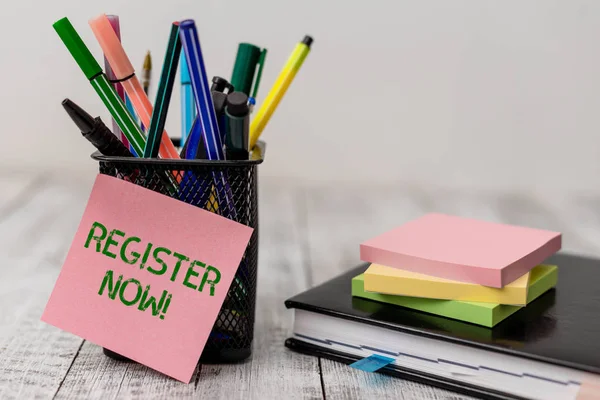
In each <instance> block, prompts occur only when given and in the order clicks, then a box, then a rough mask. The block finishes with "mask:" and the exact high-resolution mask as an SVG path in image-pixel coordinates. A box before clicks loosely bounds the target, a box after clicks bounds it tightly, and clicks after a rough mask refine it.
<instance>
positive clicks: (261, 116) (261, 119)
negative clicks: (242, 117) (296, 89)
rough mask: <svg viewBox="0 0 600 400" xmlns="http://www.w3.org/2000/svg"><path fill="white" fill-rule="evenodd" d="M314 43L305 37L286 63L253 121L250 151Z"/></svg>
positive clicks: (311, 39) (308, 37) (310, 38)
mask: <svg viewBox="0 0 600 400" xmlns="http://www.w3.org/2000/svg"><path fill="white" fill-rule="evenodd" d="M312 42H313V38H312V37H310V36H308V35H307V36H304V39H302V41H301V42H300V43H298V44H297V45H296V48H295V49H294V51H293V52H292V55H290V58H289V59H288V60H287V62H286V63H285V66H284V67H283V70H282V71H281V73H280V74H279V76H278V77H277V80H276V81H275V84H274V85H273V87H272V88H271V91H270V92H269V94H268V95H267V98H266V99H265V100H264V102H263V104H262V106H261V107H260V108H259V110H258V113H257V114H256V116H255V117H254V118H253V119H252V123H251V124H250V143H249V148H250V149H252V148H254V145H255V144H256V141H257V140H258V137H259V136H260V134H261V133H262V131H263V129H265V126H267V123H268V122H269V119H271V115H272V114H273V112H274V111H275V109H276V108H277V105H278V104H279V102H280V101H281V98H282V97H283V95H284V94H285V92H286V91H287V89H288V87H289V86H290V84H291V83H292V81H293V80H294V77H295V76H296V73H297V72H298V70H299V69H300V67H301V66H302V63H303V62H304V59H305V58H306V56H307V55H308V52H309V51H310V45H311V44H312Z"/></svg>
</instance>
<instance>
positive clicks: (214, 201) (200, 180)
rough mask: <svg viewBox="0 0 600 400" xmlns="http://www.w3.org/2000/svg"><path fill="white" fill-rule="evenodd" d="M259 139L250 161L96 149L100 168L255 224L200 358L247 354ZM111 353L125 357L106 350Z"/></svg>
mask: <svg viewBox="0 0 600 400" xmlns="http://www.w3.org/2000/svg"><path fill="white" fill-rule="evenodd" d="M263 154H264V144H262V143H259V144H258V145H257V149H256V150H255V151H254V152H253V154H252V157H251V159H250V160H241V161H233V160H227V161H208V160H173V159H148V158H125V157H108V156H104V155H102V154H100V153H98V152H96V153H94V154H92V158H93V159H94V160H96V161H98V162H99V164H100V173H101V174H105V175H110V176H114V177H116V178H118V179H123V180H126V181H128V182H131V183H134V184H136V185H140V186H143V187H145V188H147V189H150V190H153V191H155V192H159V193H162V194H164V195H166V196H169V197H173V198H175V199H178V200H181V201H184V202H186V203H189V204H192V205H194V206H197V207H200V208H203V209H206V210H208V211H211V212H215V213H217V214H219V215H222V216H224V217H226V218H229V219H232V220H234V221H237V222H239V223H241V224H244V225H246V226H249V227H251V228H253V229H254V232H253V233H252V236H251V238H250V242H249V243H248V247H247V248H246V251H245V252H244V256H243V258H242V261H241V262H240V265H239V267H238V270H237V272H236V274H235V277H234V279H233V282H232V283H231V287H230V288H229V291H228V292H227V296H226V297H225V301H224V302H223V306H222V307H221V310H220V311H219V314H218V316H217V320H216V322H215V324H214V326H213V328H212V331H211V334H210V336H209V339H208V341H207V343H206V346H205V347H204V351H203V353H202V356H201V357H200V362H204V363H228V362H237V361H241V360H244V359H246V358H248V357H249V356H250V354H251V353H252V339H253V336H254V316H255V306H256V276H257V265H258V190H257V189H258V185H257V177H258V176H257V166H258V165H259V164H260V163H262V161H263ZM104 353H105V354H106V355H108V356H110V357H112V358H116V359H121V360H126V358H124V357H122V356H120V355H119V354H116V353H114V352H112V351H110V350H108V349H104Z"/></svg>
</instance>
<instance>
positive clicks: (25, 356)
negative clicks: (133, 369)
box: [0, 179, 84, 399]
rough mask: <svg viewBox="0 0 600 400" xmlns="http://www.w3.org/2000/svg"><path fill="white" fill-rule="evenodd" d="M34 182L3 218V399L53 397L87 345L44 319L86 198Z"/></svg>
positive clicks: (0, 228) (0, 354) (0, 283)
mask: <svg viewBox="0 0 600 400" xmlns="http://www.w3.org/2000/svg"><path fill="white" fill-rule="evenodd" d="M34 182H35V185H33V186H31V185H30V186H28V187H26V188H25V189H24V190H23V191H22V192H21V194H19V195H17V196H16V197H11V200H10V201H11V205H10V207H11V211H10V213H7V214H5V215H4V216H3V217H2V218H1V219H0V243H1V244H2V245H1V246H2V253H3V254H4V257H3V259H2V261H3V262H2V265H1V267H0V268H1V271H2V279H0V304H1V306H2V310H3V311H2V313H0V327H1V328H0V398H3V399H13V398H14V399H30V398H51V397H52V396H53V395H54V394H55V393H56V391H57V390H58V388H59V387H60V384H61V382H62V380H63V379H64V377H65V375H66V373H67V371H68V370H69V368H70V367H71V364H72V362H73V360H74V358H75V356H76V355H77V352H78V351H79V348H80V346H81V344H82V343H83V341H82V340H81V339H80V338H78V337H76V336H74V335H71V334H68V333H65V332H62V331H60V330H58V329H56V328H54V327H52V326H50V325H47V324H44V323H42V322H41V321H40V316H41V313H42V310H43V308H44V306H45V303H46V300H47V299H48V296H49V294H50V291H51V290H52V287H53V286H54V281H55V279H56V277H57V275H58V271H59V266H60V265H59V263H60V260H61V259H62V257H63V256H64V253H65V251H66V249H67V248H68V246H69V244H70V241H71V238H72V232H73V229H74V226H76V224H77V220H78V218H79V216H77V215H76V213H77V210H78V209H80V208H81V207H82V202H83V201H84V199H83V198H81V197H78V196H71V195H69V194H68V192H67V191H65V190H64V189H62V188H58V189H57V188H56V187H55V186H53V185H52V184H50V183H49V182H47V181H45V180H43V179H40V180H34ZM3 197H4V199H6V198H7V197H6V196H3ZM0 208H1V205H0ZM65 210H71V211H70V213H65ZM74 213H75V214H74ZM55 232H60V234H58V235H57V234H55ZM69 233H70V234H69ZM25 238H27V239H28V240H25ZM29 240H31V241H29ZM31 243H33V244H34V245H33V246H30V244H31Z"/></svg>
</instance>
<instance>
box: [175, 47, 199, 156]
mask: <svg viewBox="0 0 600 400" xmlns="http://www.w3.org/2000/svg"><path fill="white" fill-rule="evenodd" d="M179 65H180V66H181V67H180V70H179V74H180V76H181V143H185V141H186V139H187V136H188V134H189V132H190V131H191V130H192V125H193V124H194V119H195V118H196V104H195V103H194V93H192V82H191V80H190V71H189V70H188V65H187V62H186V61H185V54H184V53H181V60H179ZM186 158H187V157H186Z"/></svg>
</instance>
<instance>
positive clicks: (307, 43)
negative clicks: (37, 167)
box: [302, 35, 313, 47]
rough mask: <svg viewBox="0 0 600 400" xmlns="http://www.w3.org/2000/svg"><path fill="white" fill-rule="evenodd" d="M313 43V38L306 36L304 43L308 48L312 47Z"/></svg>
mask: <svg viewBox="0 0 600 400" xmlns="http://www.w3.org/2000/svg"><path fill="white" fill-rule="evenodd" d="M312 42H313V38H312V36H308V35H306V36H304V39H302V43H304V44H305V45H307V46H308V47H310V45H311V44H312Z"/></svg>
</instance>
